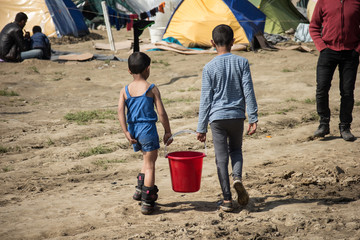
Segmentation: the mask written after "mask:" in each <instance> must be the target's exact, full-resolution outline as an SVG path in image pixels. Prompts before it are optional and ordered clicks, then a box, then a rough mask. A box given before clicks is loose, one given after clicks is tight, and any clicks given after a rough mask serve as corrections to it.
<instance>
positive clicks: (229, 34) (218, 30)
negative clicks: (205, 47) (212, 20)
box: [212, 24, 234, 46]
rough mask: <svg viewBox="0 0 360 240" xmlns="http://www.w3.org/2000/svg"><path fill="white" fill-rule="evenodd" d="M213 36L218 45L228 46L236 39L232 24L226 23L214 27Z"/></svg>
mask: <svg viewBox="0 0 360 240" xmlns="http://www.w3.org/2000/svg"><path fill="white" fill-rule="evenodd" d="M212 38H213V41H214V43H215V44H216V45H218V46H228V45H230V43H231V41H232V40H233V39H234V32H233V30H232V29H231V27H230V26H228V25H225V24H220V25H218V26H216V27H215V28H214V30H213V31H212Z"/></svg>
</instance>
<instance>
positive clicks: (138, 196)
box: [133, 173, 145, 201]
mask: <svg viewBox="0 0 360 240" xmlns="http://www.w3.org/2000/svg"><path fill="white" fill-rule="evenodd" d="M144 179H145V174H144V173H139V174H138V176H137V186H136V187H135V193H134V195H133V199H134V200H136V201H141V189H142V187H143V186H144Z"/></svg>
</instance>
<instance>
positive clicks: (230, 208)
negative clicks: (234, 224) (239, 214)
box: [220, 201, 234, 212]
mask: <svg viewBox="0 0 360 240" xmlns="http://www.w3.org/2000/svg"><path fill="white" fill-rule="evenodd" d="M220 209H221V210H223V211H224V212H232V211H233V210H234V207H233V204H232V201H230V202H224V201H222V203H221V204H220Z"/></svg>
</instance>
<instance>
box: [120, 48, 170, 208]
mask: <svg viewBox="0 0 360 240" xmlns="http://www.w3.org/2000/svg"><path fill="white" fill-rule="evenodd" d="M150 63H151V59H150V57H149V56H147V55H146V54H145V53H142V52H134V53H133V54H131V55H130V57H129V59H128V67H129V73H130V74H131V75H132V76H133V81H132V82H131V83H130V84H129V85H127V86H125V87H124V88H123V89H122V90H121V92H120V98H119V106H118V117H119V121H120V125H121V128H122V130H123V132H124V134H125V136H126V138H127V139H128V140H129V142H130V143H131V144H132V145H133V148H134V151H135V152H137V151H139V150H141V151H142V153H143V159H144V162H143V166H142V168H141V172H140V173H139V174H138V177H137V178H138V185H137V186H136V191H135V194H134V196H133V199H134V200H137V201H140V200H141V212H142V213H143V214H151V213H152V212H153V211H154V206H155V201H156V200H157V198H158V194H157V192H158V188H157V186H156V185H155V161H156V159H157V156H158V149H159V148H160V145H159V136H158V133H157V129H156V122H157V114H156V112H155V110H154V105H155V107H156V110H157V113H158V115H159V119H160V122H161V123H162V125H163V127H164V130H165V134H164V137H163V139H164V143H167V141H168V140H169V138H170V137H171V129H170V123H169V119H168V116H167V113H166V111H165V108H164V105H163V103H162V101H161V97H160V92H159V89H158V88H157V87H156V86H155V85H154V84H150V83H149V82H147V81H146V80H147V79H148V77H149V75H150ZM125 106H126V108H127V116H126V117H125ZM126 120H127V121H126ZM126 122H127V126H126ZM169 143H170V142H169Z"/></svg>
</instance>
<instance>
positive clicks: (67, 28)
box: [45, 0, 89, 37]
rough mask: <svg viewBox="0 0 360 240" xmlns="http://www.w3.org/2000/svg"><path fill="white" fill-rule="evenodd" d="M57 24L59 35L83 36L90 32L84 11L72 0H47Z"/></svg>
mask: <svg viewBox="0 0 360 240" xmlns="http://www.w3.org/2000/svg"><path fill="white" fill-rule="evenodd" d="M45 3H46V6H47V7H48V9H49V11H50V14H51V17H52V19H53V21H54V24H55V29H56V34H57V35H58V37H61V36H66V35H71V36H74V37H82V36H85V35H86V34H89V30H88V27H87V26H86V24H85V22H84V18H83V15H82V13H81V12H80V11H79V9H77V7H76V6H75V4H74V3H73V2H72V1H71V0H45Z"/></svg>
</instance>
